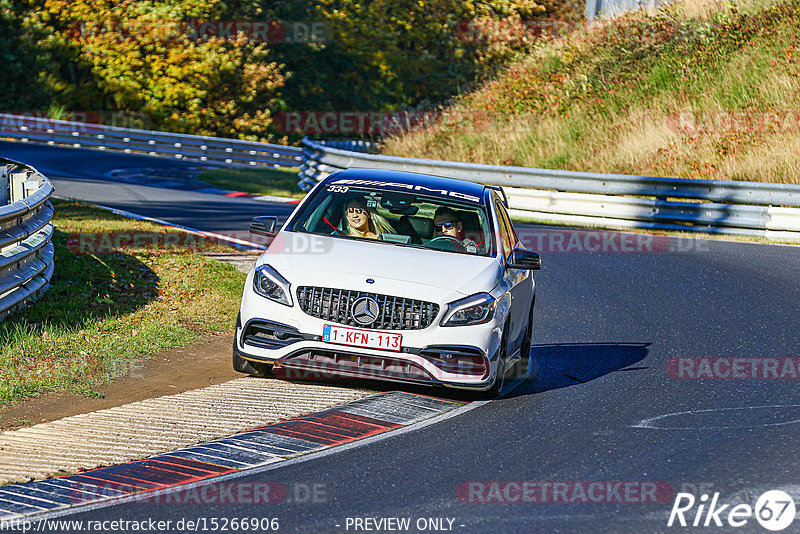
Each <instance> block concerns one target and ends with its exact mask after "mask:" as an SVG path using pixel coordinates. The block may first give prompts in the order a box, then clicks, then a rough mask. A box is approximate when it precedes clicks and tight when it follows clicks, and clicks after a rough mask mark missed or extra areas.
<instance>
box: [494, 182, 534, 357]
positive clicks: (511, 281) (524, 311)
mask: <svg viewBox="0 0 800 534" xmlns="http://www.w3.org/2000/svg"><path fill="white" fill-rule="evenodd" d="M495 206H496V213H497V222H498V226H499V228H500V241H501V242H500V246H501V247H502V249H503V252H502V254H503V263H504V269H505V274H504V276H503V281H504V283H505V284H507V286H508V290H509V292H510V293H511V310H510V314H511V331H510V332H509V333H508V335H509V336H510V339H511V343H510V344H509V346H508V348H509V353H510V354H514V352H516V350H517V349H518V348H519V346H520V345H521V343H522V339H521V338H522V335H523V334H524V333H525V327H526V325H527V320H528V310H529V309H530V305H531V299H532V298H533V294H532V290H531V288H532V284H531V279H530V277H531V276H532V274H531V272H530V271H528V270H525V269H512V268H510V267H508V260H509V256H510V255H511V251H512V250H514V249H515V248H517V247H519V246H521V243H520V241H519V238H518V237H517V233H516V231H515V230H514V226H513V225H512V224H511V218H510V217H509V215H508V211H507V210H506V207H505V205H504V204H503V202H502V200H500V198H499V197H498V196H497V195H495Z"/></svg>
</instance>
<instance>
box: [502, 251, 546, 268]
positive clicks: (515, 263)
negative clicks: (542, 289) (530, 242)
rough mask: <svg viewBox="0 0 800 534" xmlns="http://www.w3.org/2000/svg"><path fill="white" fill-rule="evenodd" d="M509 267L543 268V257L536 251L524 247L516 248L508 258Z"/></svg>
mask: <svg viewBox="0 0 800 534" xmlns="http://www.w3.org/2000/svg"><path fill="white" fill-rule="evenodd" d="M508 267H509V268H511V269H527V270H529V271H538V270H539V269H541V268H542V258H541V257H540V256H539V255H538V254H537V253H536V252H531V251H530V250H525V249H524V248H515V249H514V250H512V251H511V254H510V256H509V258H508Z"/></svg>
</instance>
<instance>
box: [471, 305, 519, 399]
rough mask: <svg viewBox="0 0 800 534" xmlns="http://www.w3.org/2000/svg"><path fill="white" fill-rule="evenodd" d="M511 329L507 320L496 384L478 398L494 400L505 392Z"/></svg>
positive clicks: (495, 378)
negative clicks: (508, 334) (509, 332)
mask: <svg viewBox="0 0 800 534" xmlns="http://www.w3.org/2000/svg"><path fill="white" fill-rule="evenodd" d="M510 327H511V323H510V322H509V321H508V320H507V321H506V326H505V328H504V329H503V346H502V348H501V349H500V356H499V360H500V361H498V362H497V374H496V375H495V377H494V382H493V383H492V387H490V388H489V389H487V390H486V391H484V392H482V393H481V394H480V395H479V397H478V398H481V399H493V398H495V397H497V396H498V395H500V392H501V391H502V390H503V384H505V381H506V372H507V371H508V370H507V369H506V357H507V355H508V336H507V335H506V334H507V333H508V331H509V329H510Z"/></svg>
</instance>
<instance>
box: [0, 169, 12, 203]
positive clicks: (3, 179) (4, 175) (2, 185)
mask: <svg viewBox="0 0 800 534" xmlns="http://www.w3.org/2000/svg"><path fill="white" fill-rule="evenodd" d="M10 181H11V178H10V177H9V176H8V165H0V206H5V205H6V204H11V200H10V198H9V196H8V191H9V185H10Z"/></svg>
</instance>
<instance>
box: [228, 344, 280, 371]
mask: <svg viewBox="0 0 800 534" xmlns="http://www.w3.org/2000/svg"><path fill="white" fill-rule="evenodd" d="M233 369H234V371H239V372H240V373H246V374H248V375H250V376H255V377H259V378H263V377H265V376H269V375H270V374H271V373H272V366H271V365H270V364H268V363H260V362H251V361H250V360H245V359H244V358H242V357H241V356H239V351H238V350H236V339H234V340H233Z"/></svg>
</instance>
